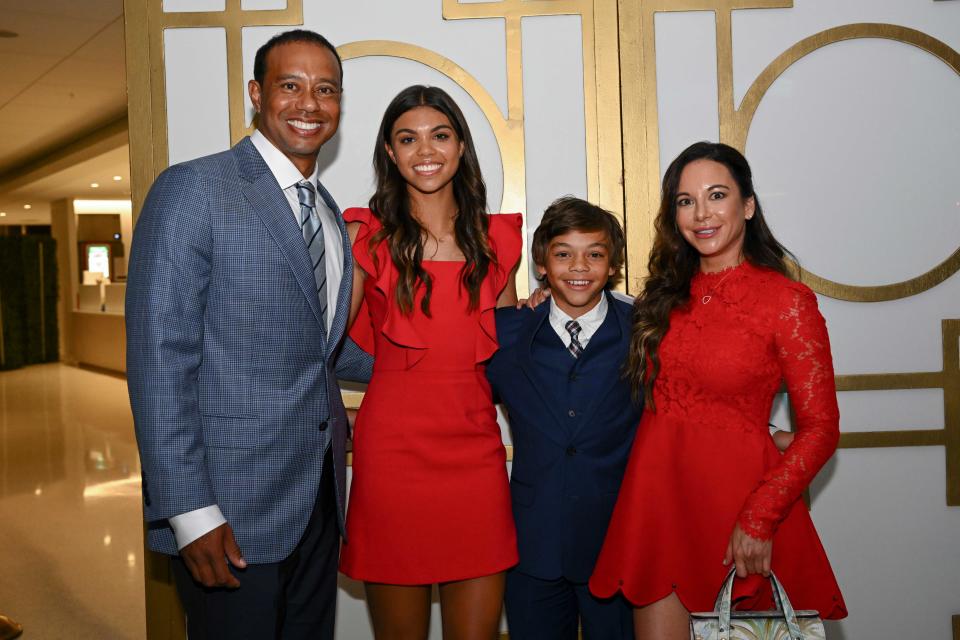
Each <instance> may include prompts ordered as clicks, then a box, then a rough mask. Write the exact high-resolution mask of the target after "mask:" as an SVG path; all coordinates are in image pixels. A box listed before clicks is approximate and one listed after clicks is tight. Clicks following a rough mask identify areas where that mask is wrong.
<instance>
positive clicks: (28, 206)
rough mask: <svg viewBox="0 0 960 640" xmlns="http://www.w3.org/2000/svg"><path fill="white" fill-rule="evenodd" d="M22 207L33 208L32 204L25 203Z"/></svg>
mask: <svg viewBox="0 0 960 640" xmlns="http://www.w3.org/2000/svg"><path fill="white" fill-rule="evenodd" d="M23 208H24V209H27V210H29V209H33V205H32V204H25V205H23Z"/></svg>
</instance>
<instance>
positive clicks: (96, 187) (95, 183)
mask: <svg viewBox="0 0 960 640" xmlns="http://www.w3.org/2000/svg"><path fill="white" fill-rule="evenodd" d="M90 188H91V189H99V188H100V183H99V182H91V183H90Z"/></svg>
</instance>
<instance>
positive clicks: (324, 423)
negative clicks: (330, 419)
mask: <svg viewBox="0 0 960 640" xmlns="http://www.w3.org/2000/svg"><path fill="white" fill-rule="evenodd" d="M326 430H327V421H326V420H324V421H323V422H321V423H320V431H326Z"/></svg>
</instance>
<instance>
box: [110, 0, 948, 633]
mask: <svg viewBox="0 0 960 640" xmlns="http://www.w3.org/2000/svg"><path fill="white" fill-rule="evenodd" d="M303 1H304V0H288V3H287V8H286V9H281V10H243V9H242V6H241V0H225V3H226V4H225V9H224V10H223V11H207V12H179V13H177V12H169V13H168V12H164V11H163V8H162V4H163V3H162V2H161V1H160V0H124V9H125V20H126V36H127V66H128V86H129V95H130V97H129V102H130V109H129V111H130V140H131V159H132V162H131V165H132V183H133V184H132V187H133V192H134V201H135V205H136V206H135V210H136V209H138V208H139V205H140V204H141V203H142V199H143V198H144V196H145V195H146V191H147V189H148V187H149V185H150V184H151V182H152V181H153V179H154V178H155V177H156V175H157V174H158V173H159V172H160V171H161V170H162V169H164V168H165V167H166V166H167V164H168V144H167V113H166V88H165V74H166V69H165V66H164V63H163V53H164V52H163V46H164V45H163V37H164V30H165V29H168V28H192V27H218V28H223V29H224V30H225V32H226V47H227V75H228V99H229V117H230V135H231V139H232V140H233V141H236V140H238V139H239V138H241V137H242V136H243V135H245V134H246V133H247V132H248V122H247V116H246V113H245V100H244V95H245V82H244V70H243V68H242V64H243V60H242V29H243V28H244V27H248V26H278V27H280V26H293V25H300V24H302V23H303ZM438 4H441V8H442V12H443V17H444V18H445V19H447V20H463V19H502V20H503V21H504V30H505V46H506V53H507V56H506V60H507V66H506V77H507V110H506V113H505V114H504V113H503V112H502V111H501V110H500V108H499V107H498V106H497V105H496V103H495V101H494V100H493V99H492V98H491V97H490V95H489V93H488V92H487V91H486V89H485V88H484V87H483V86H482V85H481V84H480V83H479V82H478V81H477V80H476V79H475V78H473V77H472V76H471V75H470V74H469V73H468V72H467V71H466V70H465V69H463V68H462V67H460V66H459V65H457V64H456V63H455V62H454V61H452V60H449V59H447V58H445V57H443V56H440V55H439V54H437V53H435V52H433V51H430V50H428V49H424V48H422V47H419V46H417V45H414V44H411V43H404V42H395V41H384V40H369V41H358V42H352V43H347V44H344V45H342V46H341V47H339V50H340V52H341V56H342V57H343V58H344V59H345V60H349V59H353V58H359V57H364V56H391V57H400V58H406V59H409V60H414V61H416V62H419V63H421V64H424V65H426V66H428V67H431V68H433V69H435V70H437V71H439V72H440V73H443V74H444V75H446V76H447V77H449V78H451V79H452V80H453V81H454V82H456V83H457V84H458V85H460V86H461V87H462V88H463V89H464V90H465V91H466V92H467V93H468V94H469V95H470V96H471V97H472V98H473V100H474V101H475V102H476V103H477V105H478V106H479V107H480V109H481V110H482V111H483V113H484V115H485V116H486V118H487V119H488V121H489V122H490V125H491V128H492V130H493V131H494V135H495V137H496V140H497V143H498V146H499V148H500V154H501V161H502V168H503V174H504V194H503V202H502V205H501V210H505V211H507V210H517V211H523V210H525V208H526V185H525V181H524V180H525V178H524V174H525V149H524V135H523V134H524V130H523V129H524V106H523V60H522V31H521V21H522V19H523V18H527V17H538V16H551V15H577V16H579V17H580V18H581V24H582V57H583V80H584V116H585V124H586V128H585V130H586V141H585V142H586V154H587V165H586V173H587V185H588V196H589V198H590V199H591V200H593V201H595V202H598V203H599V204H601V205H602V206H604V207H606V208H608V209H611V210H612V211H614V212H615V213H617V214H618V215H619V216H621V218H622V219H623V220H624V222H625V226H626V229H627V234H628V240H629V242H628V254H629V255H628V274H627V275H628V279H627V290H628V291H632V292H636V291H637V290H638V289H639V287H640V284H641V282H642V277H643V273H644V266H645V263H646V256H647V253H648V251H649V248H650V243H651V240H652V235H651V230H652V225H651V223H652V217H653V212H654V211H655V210H656V205H657V202H658V199H659V186H660V185H659V177H660V167H659V124H658V114H657V99H656V49H655V43H654V37H653V36H654V17H655V14H656V13H657V12H676V11H712V12H714V14H715V16H716V35H717V80H718V86H717V96H718V105H717V106H718V113H719V123H720V139H721V140H723V141H725V142H727V143H729V144H732V145H733V146H736V147H738V148H740V149H744V148H745V146H746V142H747V137H748V134H749V129H750V125H751V122H752V120H753V116H754V114H755V113H756V110H757V108H758V106H759V104H760V102H761V101H762V99H763V97H764V95H765V94H766V92H767V90H768V89H769V88H770V86H771V85H772V84H773V83H774V82H775V81H776V79H777V78H778V77H779V76H780V75H781V74H782V73H783V72H784V71H786V70H787V69H788V68H789V67H790V66H791V65H793V64H794V63H796V62H797V61H799V60H800V59H802V58H803V57H805V56H806V55H808V54H810V53H811V52H813V51H815V50H817V49H819V48H822V47H825V46H828V45H830V44H833V43H836V42H840V41H842V40H850V39H856V38H884V39H891V40H896V41H899V42H903V43H906V44H909V45H911V46H914V47H917V48H920V49H922V50H924V51H926V52H927V53H929V54H931V55H933V56H935V57H936V58H938V59H939V60H941V61H942V62H943V63H945V64H947V65H948V66H949V67H950V68H952V69H953V70H954V71H955V72H956V73H957V74H960V54H958V52H957V51H955V50H953V49H952V48H950V47H949V46H948V45H946V44H945V43H943V42H941V41H939V40H937V39H935V38H933V37H931V36H929V35H928V34H925V33H922V32H920V31H916V30H914V29H910V28H907V27H903V26H899V25H890V24H874V23H860V24H849V25H842V26H838V27H833V28H830V29H826V30H824V31H822V32H820V33H817V34H814V35H812V36H809V37H807V38H804V39H803V40H801V41H799V42H797V43H795V44H794V45H792V46H791V47H789V48H787V49H786V50H785V51H783V53H781V54H780V55H779V56H777V57H776V58H775V59H774V60H773V61H772V62H770V63H769V64H768V65H767V66H766V67H765V68H764V70H763V71H762V72H761V73H760V74H759V75H758V76H757V77H756V79H755V80H754V81H753V83H752V84H751V86H750V88H749V89H748V91H747V92H746V94H745V95H744V98H743V100H742V101H741V103H740V105H739V107H738V106H737V105H736V104H735V100H734V90H733V37H732V15H733V11H736V10H740V9H774V8H777V9H783V8H792V7H793V1H792V0H499V1H490V2H469V3H462V4H461V3H460V2H459V0H440V2H439V3H438ZM143 43H146V47H144V46H143ZM525 261H526V256H525V257H524V264H523V268H522V270H521V273H525V272H526V262H525ZM958 269H960V247H958V248H957V249H956V250H955V251H954V253H953V254H952V255H951V256H949V257H948V258H947V259H946V260H944V261H943V262H941V263H940V264H939V265H937V266H935V267H934V268H933V269H931V270H930V271H928V272H927V273H924V274H922V275H920V276H918V277H916V278H912V279H909V280H906V281H903V282H899V283H893V284H888V285H882V286H877V287H857V286H852V285H846V284H842V283H838V282H833V281H831V280H829V279H826V278H823V277H820V276H818V275H816V274H812V273H809V272H803V274H802V275H803V278H804V280H805V281H806V282H807V283H808V284H810V285H811V286H812V287H813V288H814V289H815V290H816V291H818V292H819V293H821V294H824V295H827V296H831V297H835V298H839V299H843V300H848V301H852V302H874V301H880V300H891V299H897V298H904V297H908V296H911V295H914V294H916V293H919V292H921V291H925V290H927V289H930V288H932V287H935V286H936V285H938V284H940V283H941V282H942V281H943V280H945V279H946V278H947V277H949V276H951V275H952V274H954V273H955V272H956V271H957V270H958ZM525 285H526V279H525V278H521V288H522V287H525ZM941 336H942V346H943V366H942V369H941V370H940V371H933V372H920V373H879V374H856V375H838V376H837V388H838V391H841V392H846V391H867V390H901V389H942V390H943V397H944V425H945V426H944V428H943V429H917V430H901V431H868V432H856V433H845V434H843V436H842V437H841V446H842V447H847V448H872V447H900V446H942V447H944V450H945V456H946V462H947V464H946V499H947V504H948V505H951V506H960V320H943V321H942V323H941ZM351 400H353V401H356V400H358V398H357V397H353V398H351ZM164 573H165V565H164V566H163V567H161V566H160V565H159V564H157V563H149V562H148V567H147V574H148V576H147V577H148V584H147V588H148V593H150V594H151V595H150V596H148V598H149V599H155V598H159V600H160V601H167V603H168V606H169V607H170V609H169V611H170V612H174V611H176V610H177V609H176V607H177V604H176V599H175V597H173V595H172V590H168V591H166V592H164V591H163V587H162V585H158V582H162V581H163V580H164V579H163V574H164ZM152 581H153V584H151V582H152ZM154 604H155V603H154ZM154 614H155V615H152V616H148V627H149V630H148V636H149V637H151V638H174V637H177V638H180V637H183V635H182V630H181V629H180V628H179V627H178V624H177V623H176V622H175V620H176V618H177V616H176V615H175V614H173V615H163V614H162V613H158V612H157V611H154ZM171 620H173V621H174V622H171ZM958 620H960V617H955V618H954V620H953V628H954V637H955V638H957V639H958V640H960V622H958Z"/></svg>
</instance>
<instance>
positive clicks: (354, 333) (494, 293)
mask: <svg viewBox="0 0 960 640" xmlns="http://www.w3.org/2000/svg"><path fill="white" fill-rule="evenodd" d="M343 219H344V220H345V221H346V222H348V223H349V222H359V223H360V224H361V228H360V231H359V233H358V234H357V237H356V239H355V240H354V242H353V255H354V259H355V260H356V261H357V264H358V265H360V268H361V269H363V270H364V271H365V272H366V273H367V277H370V278H373V286H374V287H375V288H376V289H377V291H379V292H380V293H381V294H383V296H384V298H385V299H386V301H387V313H386V318H385V320H384V323H383V328H382V329H381V332H382V333H383V335H384V336H385V337H386V338H387V339H388V340H390V341H391V342H393V343H394V344H396V345H399V346H401V347H406V348H407V368H410V367H412V366H413V365H415V364H416V363H417V362H418V361H419V360H420V359H421V358H423V356H424V355H425V350H426V349H428V348H430V344H429V342H428V341H427V340H426V339H424V337H423V336H421V335H420V333H419V332H418V331H417V329H416V327H414V325H413V322H412V320H411V316H409V315H407V314H404V313H403V312H401V311H400V308H399V307H398V306H397V303H396V296H395V295H394V294H395V291H396V286H397V270H396V268H395V267H394V266H393V260H392V259H391V257H390V252H389V250H388V249H387V245H386V243H384V242H381V243H380V244H379V245H377V247H376V252H377V259H376V261H375V260H374V258H373V256H372V255H371V254H370V238H371V237H372V236H373V235H374V234H375V233H376V232H377V231H379V230H380V229H381V224H380V220H379V219H377V217H376V216H375V215H373V213H372V212H371V211H370V209H366V208H359V207H355V208H350V209H347V210H346V211H344V212H343ZM522 226H523V216H521V215H520V214H519V213H512V214H500V215H491V216H490V227H489V231H488V233H487V237H488V239H489V242H490V247H491V249H492V250H493V252H494V255H496V258H497V262H496V263H495V264H493V265H491V273H490V274H489V275H488V276H487V278H485V279H484V281H483V284H482V285H481V287H480V299H479V310H480V314H479V316H480V328H481V330H480V331H479V332H478V333H477V344H476V362H478V363H480V362H485V361H487V360H489V359H490V358H491V357H492V356H493V354H494V352H495V351H496V350H497V347H498V343H497V329H496V324H495V322H494V315H495V313H494V312H495V311H496V308H497V298H499V296H500V293H501V292H502V291H503V289H504V287H506V285H507V278H509V276H510V271H511V270H512V269H513V267H514V265H516V263H517V261H518V260H519V259H520V252H521V250H522V248H523V238H522V234H521V228H522ZM375 335H376V334H375V329H374V327H373V323H372V321H371V319H370V312H369V309H368V308H367V302H366V300H364V302H363V304H362V305H361V307H360V312H359V313H358V314H357V319H356V321H355V322H354V324H353V326H352V327H351V329H350V337H351V338H352V339H353V341H354V342H356V343H357V344H358V345H359V346H360V348H361V349H363V350H364V351H366V352H367V353H370V354H373V355H374V356H375V355H376V353H375V344H376V339H375Z"/></svg>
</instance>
